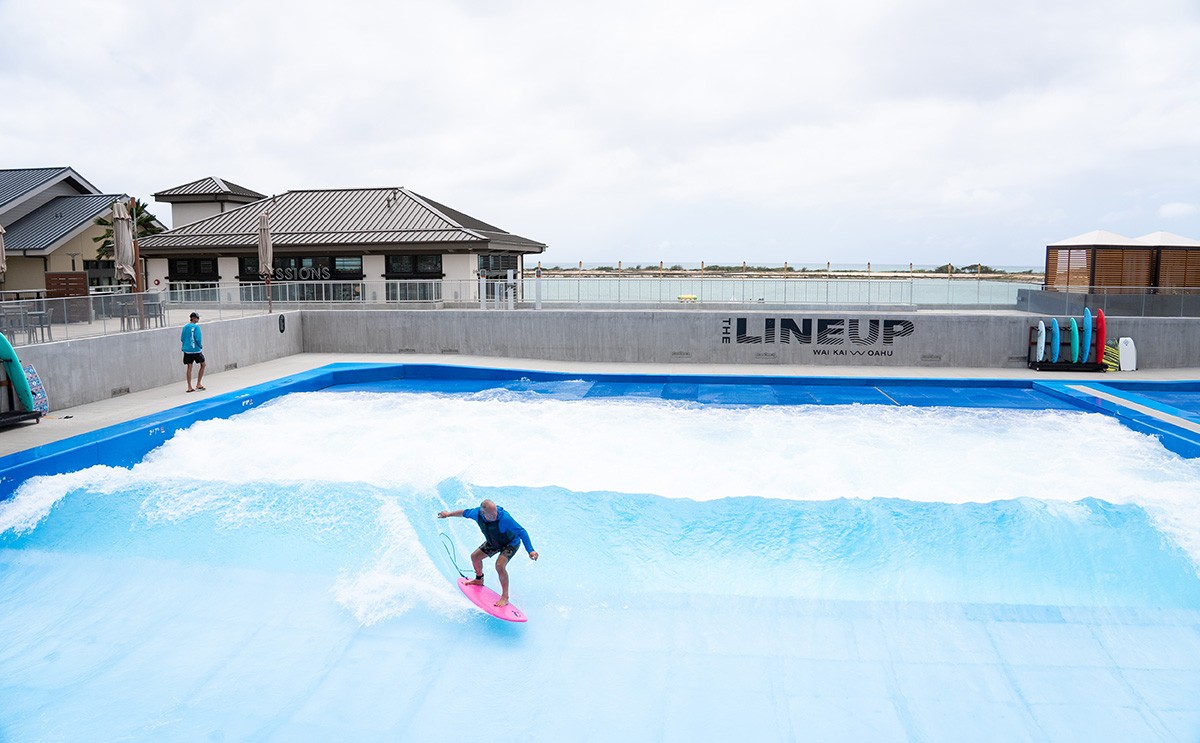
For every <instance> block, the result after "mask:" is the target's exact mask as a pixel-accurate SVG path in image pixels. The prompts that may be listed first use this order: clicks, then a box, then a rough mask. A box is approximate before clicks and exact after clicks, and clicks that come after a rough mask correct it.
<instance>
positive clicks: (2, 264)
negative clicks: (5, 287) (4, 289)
mask: <svg viewBox="0 0 1200 743" xmlns="http://www.w3.org/2000/svg"><path fill="white" fill-rule="evenodd" d="M5 273H8V261H7V260H6V259H5V258H4V225H2V224H0V274H5Z"/></svg>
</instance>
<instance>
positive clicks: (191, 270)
mask: <svg viewBox="0 0 1200 743" xmlns="http://www.w3.org/2000/svg"><path fill="white" fill-rule="evenodd" d="M167 278H168V279H169V280H170V281H218V280H220V278H221V277H220V276H218V275H217V259H216V258H172V259H170V261H168V262H167Z"/></svg>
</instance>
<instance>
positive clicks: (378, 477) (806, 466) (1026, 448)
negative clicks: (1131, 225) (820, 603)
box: [0, 392, 1200, 617]
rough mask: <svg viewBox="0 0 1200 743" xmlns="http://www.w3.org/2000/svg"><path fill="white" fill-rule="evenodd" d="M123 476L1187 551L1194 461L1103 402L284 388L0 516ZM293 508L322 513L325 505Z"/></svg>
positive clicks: (174, 511) (37, 490)
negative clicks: (827, 519) (922, 518)
mask: <svg viewBox="0 0 1200 743" xmlns="http://www.w3.org/2000/svg"><path fill="white" fill-rule="evenodd" d="M130 478H133V479H135V480H137V481H140V482H147V481H149V482H158V483H163V484H164V486H163V487H162V488H159V490H160V491H161V492H162V493H163V494H162V495H161V496H158V497H157V498H156V499H155V500H154V502H153V504H152V505H153V508H150V507H149V506H148V507H147V509H146V510H147V518H160V519H172V518H183V517H186V516H187V515H188V514H189V513H193V512H196V511H200V510H213V509H218V510H221V511H222V513H223V514H224V518H227V519H233V520H236V519H240V518H249V517H251V516H253V515H254V514H255V513H256V510H255V509H261V508H263V507H267V506H265V505H264V504H263V503H259V502H256V501H255V498H254V497H253V492H245V491H246V490H251V491H252V488H249V486H246V485H245V484H248V483H284V484H288V483H294V484H297V485H300V484H304V483H313V482H327V483H337V482H361V483H368V484H370V485H373V486H375V487H379V488H381V489H383V490H389V489H397V488H404V489H407V490H408V491H417V492H430V491H432V490H433V489H434V488H435V486H436V485H437V484H438V483H440V482H442V481H444V480H447V479H450V478H459V479H461V480H462V481H464V482H466V483H474V484H476V485H482V486H505V485H522V486H559V487H564V488H568V489H571V490H575V491H579V492H589V491H615V492H639V493H654V494H657V495H661V496H665V497H672V498H690V499H695V500H713V499H718V498H726V497H737V496H761V497H765V498H776V499H792V500H822V499H834V498H875V497H892V498H902V499H907V500H912V501H926V502H946V503H964V502H988V501H994V500H1005V499H1012V498H1019V497H1034V498H1038V499H1041V500H1045V501H1064V502H1073V501H1078V500H1081V499H1084V498H1087V497H1096V498H1100V499H1103V500H1106V501H1109V502H1113V503H1135V504H1139V505H1142V506H1143V507H1145V508H1146V509H1147V510H1148V511H1149V512H1150V513H1152V514H1153V515H1154V517H1155V518H1156V519H1157V520H1158V522H1159V523H1160V525H1161V526H1162V527H1163V528H1164V530H1166V531H1167V532H1168V533H1170V534H1171V535H1172V536H1174V537H1175V538H1176V539H1178V541H1179V543H1180V544H1182V545H1184V546H1185V548H1186V549H1188V551H1189V552H1190V553H1191V554H1192V555H1193V556H1200V503H1198V501H1200V499H1197V498H1196V494H1197V493H1198V492H1200V461H1197V460H1184V459H1181V458H1179V457H1177V456H1175V455H1173V454H1171V453H1170V452H1167V451H1166V450H1165V449H1163V448H1162V446H1161V445H1159V443H1158V442H1157V440H1155V439H1154V438H1152V437H1149V436H1145V435H1142V434H1138V433H1136V432H1134V431H1132V430H1130V429H1128V428H1125V427H1124V426H1122V425H1121V424H1120V423H1118V422H1117V421H1115V420H1113V419H1111V418H1109V417H1107V416H1103V415H1098V414H1083V413H1073V412H1060V411H999V410H969V409H953V408H905V407H887V406H867V405H849V406H776V407H717V406H701V405H695V404H683V403H672V402H664V401H661V400H629V399H607V400H587V399H584V400H560V399H550V398H545V397H537V396H532V395H519V394H516V393H509V392H488V393H480V394H476V395H457V396H447V395H434V394H413V393H388V394H376V393H333V392H318V393H305V394H297V395H290V396H287V397H285V398H282V399H280V400H277V401H275V402H273V403H270V404H268V405H265V406H262V407H260V408H257V409H254V410H251V411H248V412H246V413H243V414H241V415H238V416H235V417H233V418H229V419H220V420H210V421H204V422H201V423H197V424H196V425H194V426H192V427H191V428H189V429H187V430H185V431H181V432H180V433H179V434H177V435H176V436H175V437H174V438H173V439H171V440H170V441H169V442H167V443H166V444H165V445H164V446H162V447H160V448H159V449H157V450H155V451H154V452H152V453H151V454H150V455H148V456H147V457H146V458H145V460H144V461H143V462H142V463H140V464H138V465H137V466H135V467H134V468H133V470H132V471H126V470H112V468H91V469H89V470H85V471H84V472H81V473H75V474H72V475H67V476H62V477H52V478H38V479H36V480H33V481H31V482H29V483H27V484H26V485H25V486H23V487H22V488H21V490H20V492H19V493H18V494H17V498H15V499H14V500H12V501H9V502H7V503H4V504H0V528H3V529H5V530H9V529H11V530H14V531H22V530H28V529H29V528H32V526H33V525H34V524H36V523H37V521H38V520H39V519H40V518H43V517H44V516H45V514H46V513H48V512H49V510H50V508H52V507H53V504H54V503H55V502H57V500H58V499H59V498H61V497H62V495H63V494H65V493H66V492H68V491H69V490H71V489H73V488H75V487H79V486H81V485H83V484H88V483H102V485H101V487H103V488H106V489H111V488H115V487H122V486H123V484H125V483H128V482H129V481H130ZM213 483H221V484H223V485H227V486H228V487H221V488H214V487H212V484H213ZM231 494H232V495H231ZM221 499H224V500H223V501H222V500H221ZM218 501H220V502H218ZM308 517H311V518H313V519H316V518H329V519H332V520H333V521H336V518H337V515H336V513H326V514H320V513H317V512H314V513H313V514H309V516H308ZM406 569H407V568H406ZM398 574H399V573H397V572H396V571H391V570H388V569H386V568H384V571H383V573H381V574H380V575H379V576H376V577H375V578H371V577H370V576H368V575H365V574H364V575H361V576H357V577H356V578H347V581H349V582H345V583H343V584H342V589H341V590H347V591H349V592H350V594H357V595H359V596H361V597H363V599H362V600H363V602H364V603H363V604H362V605H361V606H360V605H358V603H356V602H358V599H354V598H345V601H346V602H347V605H349V604H355V605H356V606H357V607H358V608H356V609H355V611H356V613H359V612H362V613H363V616H367V617H370V616H376V614H377V613H378V612H380V611H382V612H384V613H386V611H388V610H387V609H380V608H378V607H379V606H381V605H382V604H384V603H386V601H385V600H383V599H380V598H379V596H386V595H395V593H396V592H395V590H393V588H389V587H388V586H389V584H388V580H389V579H388V578H387V576H388V575H398ZM356 581H357V582H356ZM351 585H355V586H357V588H351V587H350V586H351ZM346 596H349V594H346ZM368 596H375V597H376V598H373V599H367V598H366V597H368ZM339 600H342V599H339ZM368 604H369V605H372V606H375V608H370V607H369V606H367V605H368Z"/></svg>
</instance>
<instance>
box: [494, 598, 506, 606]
mask: <svg viewBox="0 0 1200 743" xmlns="http://www.w3.org/2000/svg"><path fill="white" fill-rule="evenodd" d="M496 606H508V597H507V596H501V597H500V600H499V601H497V602H496Z"/></svg>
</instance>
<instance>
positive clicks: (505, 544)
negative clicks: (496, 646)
mask: <svg viewBox="0 0 1200 743" xmlns="http://www.w3.org/2000/svg"><path fill="white" fill-rule="evenodd" d="M450 516H462V517H463V518H465V519H474V520H475V523H476V524H478V525H479V530H480V531H481V532H483V544H481V545H479V547H478V548H477V549H476V550H475V551H474V552H472V553H471V564H472V565H474V566H475V580H469V581H467V585H470V586H482V585H483V558H484V557H492V556H493V555H496V554H499V555H500V556H499V557H497V558H496V574H497V575H499V576H500V599H499V600H498V601H497V602H496V606H505V605H507V604H508V561H509V560H511V559H512V557H513V555H515V554H517V546H518V545H520V544H523V545H525V551H526V552H528V553H529V559H530V560H537V559H538V553H537V552H536V551H535V550H534V549H533V543H532V542H530V541H529V532H527V531H525V529H524V528H523V527H522V526H521V525H520V524H518V523H517V522H516V520H515V519H514V518H513V517H512V516H509V515H508V511H505V510H504V509H503V508H501V507H499V506H497V505H496V504H495V503H493V502H492V501H490V500H485V501H484V502H483V503H480V504H479V508H468V509H465V510H462V511H441V512H439V513H438V518H439V519H444V518H448V517H450Z"/></svg>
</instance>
